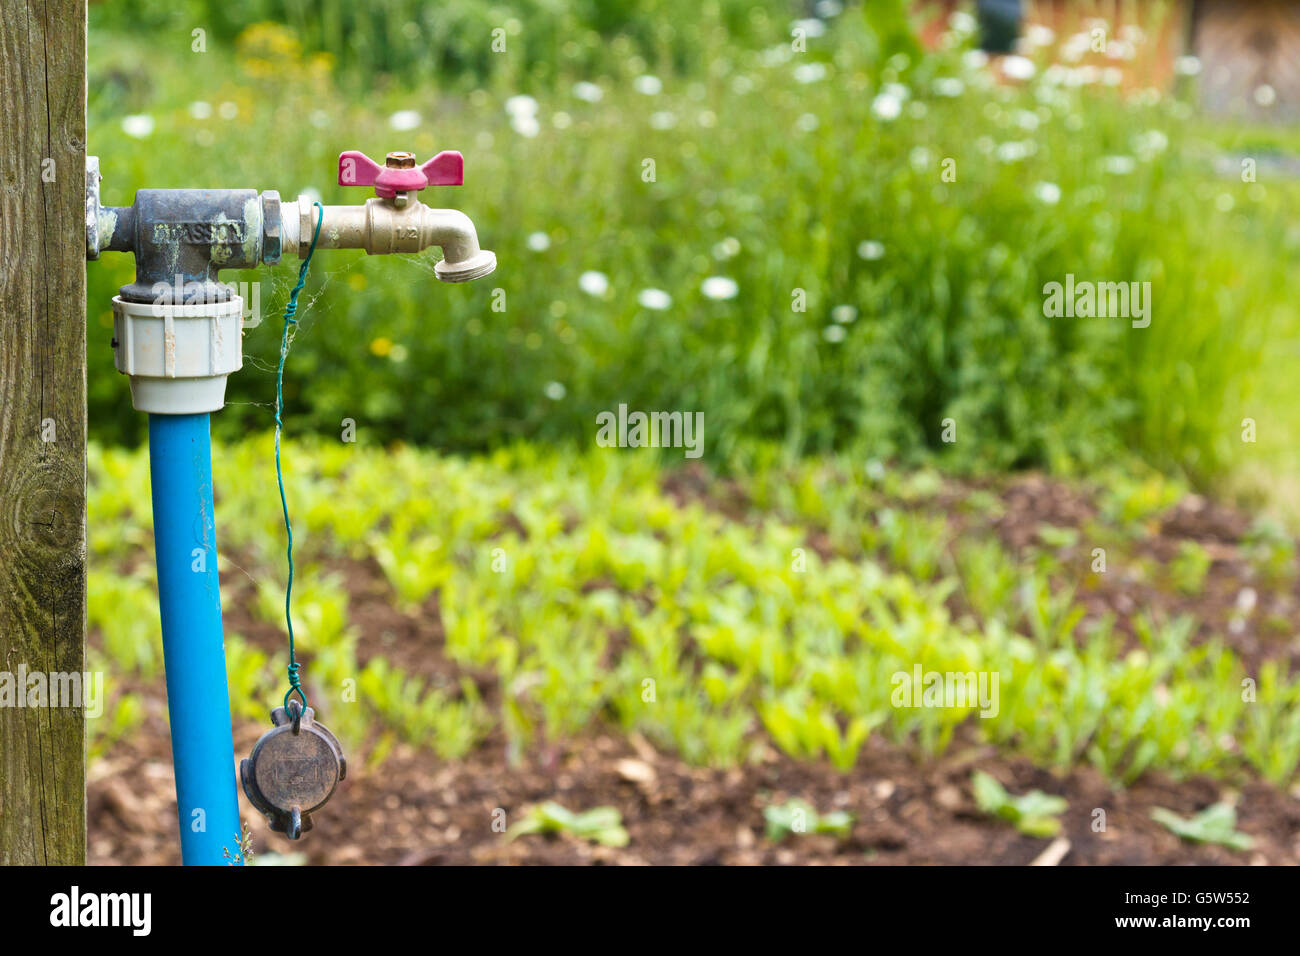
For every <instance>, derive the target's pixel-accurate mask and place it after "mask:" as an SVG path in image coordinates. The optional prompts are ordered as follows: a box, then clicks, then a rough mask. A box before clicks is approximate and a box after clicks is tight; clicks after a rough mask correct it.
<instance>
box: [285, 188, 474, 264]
mask: <svg viewBox="0 0 1300 956" xmlns="http://www.w3.org/2000/svg"><path fill="white" fill-rule="evenodd" d="M324 210H325V212H324V218H323V219H322V220H321V227H320V238H319V239H318V240H317V241H316V247H317V248H319V249H364V250H366V252H368V253H370V254H371V255H388V254H391V253H415V252H422V251H423V250H425V249H427V248H429V247H430V246H440V247H441V248H442V256H443V258H442V261H441V262H439V263H438V264H437V265H436V266H435V267H434V272H435V273H436V274H437V276H438V278H439V279H441V280H442V281H443V282H469V281H470V280H472V279H479V278H482V277H483V276H485V275H488V274H490V273H491V272H492V271H493V270H495V269H496V267H497V257H496V254H495V253H493V252H491V251H490V250H487V249H483V248H481V247H480V246H479V243H478V232H477V231H476V230H475V229H474V223H473V222H471V221H470V218H469V216H467V215H465V214H464V213H463V212H460V211H459V210H456V209H432V208H430V207H429V206H426V205H424V203H422V202H420V201H419V200H418V199H408V200H407V201H406V202H405V203H403V204H402V205H400V206H399V205H396V204H395V203H393V202H392V201H391V200H386V199H381V198H377V197H376V198H372V199H368V200H366V202H365V204H364V205H362V206H325V207H324ZM286 212H287V215H285V216H284V219H283V244H284V248H285V250H286V251H292V252H296V253H297V255H298V258H300V259H301V258H305V257H306V255H307V250H308V249H310V248H311V239H312V234H313V233H314V232H315V230H316V219H317V216H318V215H319V214H318V213H317V212H316V209H315V207H314V206H313V205H312V201H311V199H310V198H308V197H307V196H299V197H298V202H297V207H296V211H295V209H294V207H293V206H290V207H289V208H288V209H287V210H286Z"/></svg>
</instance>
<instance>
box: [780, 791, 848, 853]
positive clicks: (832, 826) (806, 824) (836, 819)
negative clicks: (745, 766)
mask: <svg viewBox="0 0 1300 956" xmlns="http://www.w3.org/2000/svg"><path fill="white" fill-rule="evenodd" d="M763 819H764V820H765V821H766V822H767V833H766V835H767V838H768V839H769V840H771V841H772V842H773V843H780V842H781V841H782V840H784V839H785V838H786V837H788V836H789V835H790V834H792V833H828V834H830V835H832V836H837V837H846V836H848V835H849V830H850V829H851V828H852V826H853V815H852V814H850V813H845V812H844V811H843V810H833V811H832V812H830V813H818V812H817V811H816V810H815V809H813V807H812V806H811V805H809V804H807V803H805V802H804V801H803V800H798V799H795V800H790V801H789V802H787V803H783V804H774V805H772V806H769V807H765V808H764V809H763Z"/></svg>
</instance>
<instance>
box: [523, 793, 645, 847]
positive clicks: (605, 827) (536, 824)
mask: <svg viewBox="0 0 1300 956" xmlns="http://www.w3.org/2000/svg"><path fill="white" fill-rule="evenodd" d="M530 833H567V834H570V835H571V836H575V837H577V838H578V839H580V840H589V841H591V842H593V843H599V844H601V845H602V846H627V842H628V833H627V830H625V829H624V828H623V822H622V815H621V814H620V813H619V812H618V810H617V808H615V807H595V808H593V809H591V810H585V811H583V812H582V813H574V812H572V811H571V810H568V809H566V808H565V807H563V806H561V805H560V804H558V803H556V802H554V801H552V800H548V801H547V802H546V803H541V804H538V805H536V806H534V807H530V808H529V809H528V811H527V812H526V813H525V814H524V816H523V819H521V820H519V821H518V822H517V823H514V824H512V825H511V827H510V828H509V829H508V830H506V840H516V839H518V838H519V837H521V836H526V835H528V834H530Z"/></svg>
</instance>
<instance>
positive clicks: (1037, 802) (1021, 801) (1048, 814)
mask: <svg viewBox="0 0 1300 956" xmlns="http://www.w3.org/2000/svg"><path fill="white" fill-rule="evenodd" d="M971 783H972V785H973V787H974V790H975V803H976V805H978V806H979V808H980V809H981V810H983V811H984V812H985V813H987V814H990V815H992V816H995V817H998V818H1000V819H1002V820H1006V821H1008V822H1009V823H1012V824H1013V825H1014V826H1015V828H1016V829H1017V830H1019V831H1020V832H1021V833H1024V834H1027V835H1028V836H1035V837H1050V836H1056V834H1058V833H1059V832H1060V831H1061V821H1060V820H1058V819H1057V817H1058V816H1060V815H1061V814H1062V813H1064V812H1065V811H1066V809H1067V808H1068V807H1069V804H1068V803H1067V802H1066V800H1065V798H1064V797H1057V796H1052V795H1050V794H1046V793H1043V791H1041V790H1031V791H1029V792H1028V793H1026V794H1024V795H1023V796H1015V795H1013V794H1011V793H1009V792H1007V790H1006V788H1005V787H1003V786H1002V784H1000V783H998V782H997V780H995V779H994V778H993V777H992V776H990V775H989V774H987V773H985V772H984V771H982V770H977V771H975V774H974V776H973V777H972V778H971Z"/></svg>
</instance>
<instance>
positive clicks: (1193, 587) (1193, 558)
mask: <svg viewBox="0 0 1300 956" xmlns="http://www.w3.org/2000/svg"><path fill="white" fill-rule="evenodd" d="M1213 563H1214V559H1213V558H1211V557H1210V552H1209V551H1207V550H1205V548H1204V547H1202V546H1201V545H1199V544H1197V543H1196V542H1195V541H1183V542H1181V543H1180V544H1179V545H1178V554H1177V556H1176V557H1175V558H1174V560H1173V561H1172V562H1171V563H1170V565H1169V575H1170V577H1171V578H1172V579H1173V582H1174V587H1176V588H1177V589H1178V590H1179V591H1181V592H1182V593H1183V594H1188V595H1197V594H1200V593H1201V592H1202V591H1203V590H1205V577H1206V575H1208V574H1209V573H1210V565H1211V564H1213Z"/></svg>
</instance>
